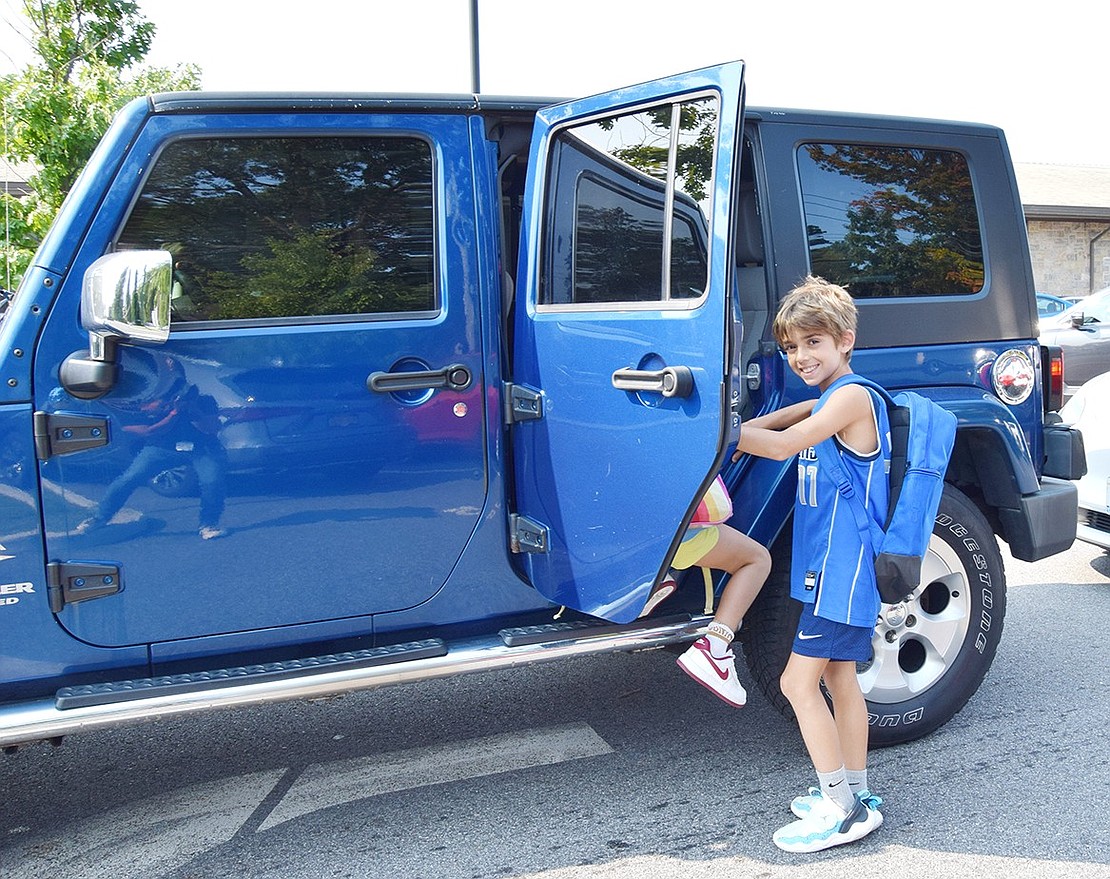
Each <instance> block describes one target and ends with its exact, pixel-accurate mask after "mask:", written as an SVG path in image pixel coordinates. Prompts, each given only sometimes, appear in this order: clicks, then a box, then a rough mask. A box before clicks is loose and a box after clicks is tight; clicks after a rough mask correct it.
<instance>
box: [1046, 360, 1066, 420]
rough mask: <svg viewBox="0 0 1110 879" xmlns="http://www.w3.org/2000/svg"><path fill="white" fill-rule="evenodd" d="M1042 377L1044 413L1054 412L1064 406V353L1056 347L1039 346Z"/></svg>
mask: <svg viewBox="0 0 1110 879" xmlns="http://www.w3.org/2000/svg"><path fill="white" fill-rule="evenodd" d="M1041 374H1042V375H1043V376H1044V411H1045V412H1056V411H1058V410H1059V409H1060V407H1061V406H1063V405H1064V352H1063V351H1062V350H1061V349H1060V348H1059V347H1057V346H1056V345H1042V346H1041Z"/></svg>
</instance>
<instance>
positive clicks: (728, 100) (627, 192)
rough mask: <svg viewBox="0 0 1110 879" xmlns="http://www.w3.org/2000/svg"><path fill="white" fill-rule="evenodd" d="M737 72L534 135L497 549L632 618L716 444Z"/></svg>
mask: <svg viewBox="0 0 1110 879" xmlns="http://www.w3.org/2000/svg"><path fill="white" fill-rule="evenodd" d="M742 86H743V65H742V64H741V63H739V62H735V63H730V64H726V65H722V66H720V67H715V68H708V69H705V70H700V71H695V72H692V73H687V74H682V75H679V76H675V77H671V78H668V79H665V80H661V81H657V82H653V83H649V84H645V85H639V86H634V87H630V88H626V89H621V90H619V91H616V92H612V93H610V94H607V95H601V96H597V97H593V98H587V99H583V100H580V101H575V102H572V103H568V104H562V105H558V106H554V107H550V108H547V109H545V110H544V111H542V112H541V113H540V114H539V116H538V117H537V121H536V129H535V133H534V136H533V141H532V152H531V157H530V162H529V179H528V190H527V194H526V202H525V209H524V218H523V231H524V236H523V241H522V245H521V258H520V263H519V266H520V270H519V275H518V278H517V291H516V297H517V301H516V318H515V327H514V342H513V344H514V350H513V376H512V394H513V397H514V398H515V399H518V400H521V401H523V402H527V403H528V405H526V406H525V405H521V406H516V407H513V408H514V410H515V411H516V413H517V414H516V415H514V417H513V425H512V436H513V446H512V447H513V461H514V469H515V481H516V494H515V498H514V499H513V501H514V503H513V506H514V509H513V513H514V516H513V525H512V527H511V530H512V534H511V535H510V536H511V539H512V543H513V548H514V550H516V551H517V552H519V556H518V558H519V559H520V560H521V562H522V564H523V566H524V568H525V570H526V572H527V575H528V577H529V579H530V581H531V582H532V584H533V585H534V586H535V588H536V589H537V590H539V591H540V592H541V593H542V594H543V595H545V596H546V597H547V598H549V599H551V600H552V601H553V602H556V603H557V604H561V605H567V606H569V607H573V608H576V609H578V610H581V611H584V612H586V613H589V614H593V615H596V616H599V617H604V618H606V619H609V620H613V621H616V622H626V621H628V620H631V619H633V618H635V617H636V615H637V613H638V612H639V610H640V608H641V607H642V606H643V604H644V601H645V599H646V597H647V594H648V592H649V590H650V588H651V586H652V583H653V582H654V581H655V578H656V576H657V575H658V574H659V572H660V570H661V568H662V566H663V564H664V562H665V560H666V559H667V558H668V556H669V552H670V550H671V549H673V548H674V547H675V546H677V542H678V540H679V539H680V536H681V527H680V526H681V523H682V521H683V518H684V516H685V515H686V514H687V512H689V511H690V509H691V508H692V506H693V504H694V502H695V501H696V499H697V498H700V496H701V494H702V492H703V491H704V490H705V487H706V486H707V484H708V483H709V481H710V479H711V478H712V476H713V475H714V474H715V472H716V468H717V466H718V463H719V461H720V459H721V454H722V452H723V449H724V446H725V443H726V440H727V434H728V396H729V395H728V388H729V384H728V359H729V355H730V352H729V350H728V345H729V343H728V332H727V327H728V325H729V321H730V308H729V300H730V295H729V290H730V289H731V264H732V260H731V251H732V247H731V238H732V235H731V232H732V226H733V222H734V220H733V202H734V199H733V197H732V181H733V179H734V175H735V174H738V173H739V170H738V168H737V165H738V162H739V146H738V145H739V137H740V131H741V122H742V112H743V101H742V94H743V90H742Z"/></svg>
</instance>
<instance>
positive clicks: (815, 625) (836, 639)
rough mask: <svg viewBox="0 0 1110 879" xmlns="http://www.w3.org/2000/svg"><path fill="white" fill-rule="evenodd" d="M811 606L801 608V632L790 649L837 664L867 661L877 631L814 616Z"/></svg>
mask: <svg viewBox="0 0 1110 879" xmlns="http://www.w3.org/2000/svg"><path fill="white" fill-rule="evenodd" d="M813 607H814V605H812V604H803V605H802V616H801V619H799V620H798V632H797V634H796V635H795V636H794V646H793V647H792V648H791V649H792V650H793V651H794V652H795V653H797V654H799V655H801V656H814V657H817V658H819V659H830V660H833V661H834V662H868V661H869V660H870V659H871V636H872V635H873V634H874V633H875V630H874V629H868V628H864V627H863V626H849V625H848V624H847V623H834V622H833V621H832V620H826V619H824V618H823V617H819V616H814V615H813Z"/></svg>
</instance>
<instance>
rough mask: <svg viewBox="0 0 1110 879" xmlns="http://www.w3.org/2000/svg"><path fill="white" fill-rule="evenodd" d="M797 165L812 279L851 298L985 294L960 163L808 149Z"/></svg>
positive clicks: (867, 150)
mask: <svg viewBox="0 0 1110 879" xmlns="http://www.w3.org/2000/svg"><path fill="white" fill-rule="evenodd" d="M798 165H799V171H800V175H801V186H802V197H803V202H804V205H805V216H806V230H807V233H808V237H809V254H810V267H811V270H812V271H813V273H814V274H816V275H821V276H822V277H824V278H827V279H828V280H830V281H834V282H836V283H838V284H843V285H846V286H848V289H849V290H850V291H851V293H852V295H853V296H855V297H856V298H857V299H861V298H873V297H888V296H890V297H897V296H959V295H969V294H972V293H977V292H978V291H979V290H981V289H982V287H983V244H982V238H981V235H980V230H979V218H978V212H977V210H976V207H975V194H974V191H973V188H972V185H971V174H970V173H969V171H968V166H967V162H966V160H965V159H964V157H963V156H962V155H961V154H959V153H956V152H950V151H943V150H931V149H915V148H908V147H891V146H869V145H854V144H835V145H833V144H813V143H811V144H805V145H803V146H802V147H801V149H800V150H799V152H798Z"/></svg>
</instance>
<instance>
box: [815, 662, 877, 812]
mask: <svg viewBox="0 0 1110 879" xmlns="http://www.w3.org/2000/svg"><path fill="white" fill-rule="evenodd" d="M824 677H825V686H826V687H827V688H828V691H829V696H830V697H831V698H832V702H833V707H834V709H835V721H836V729H837V734H838V736H839V738H840V748H841V751H842V753H843V755H844V768H845V769H846V770H847V772H848V782H849V784H851V786H852V793H856V794H858V793H860V791H861V790H866V789H867V736H868V732H869V730H868V725H867V702H866V701H865V700H864V698H863V693H862V692H861V691H860V688H859V678H858V677H857V675H856V664H855V663H854V662H830V663H829V665H828V667H827V668H826V669H825V675H824ZM853 782H854V783H853Z"/></svg>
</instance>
